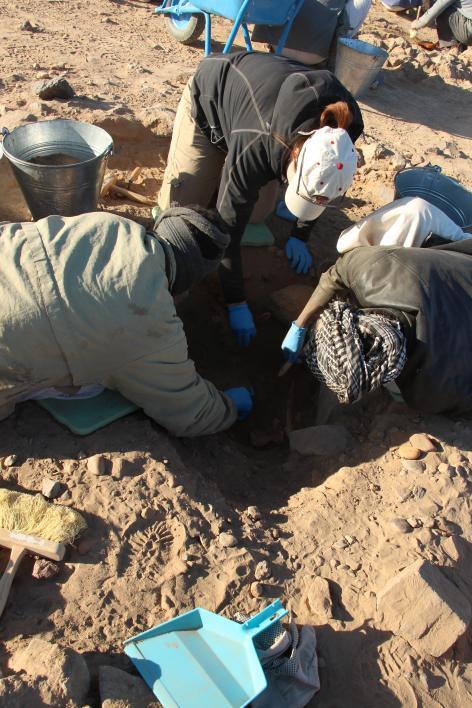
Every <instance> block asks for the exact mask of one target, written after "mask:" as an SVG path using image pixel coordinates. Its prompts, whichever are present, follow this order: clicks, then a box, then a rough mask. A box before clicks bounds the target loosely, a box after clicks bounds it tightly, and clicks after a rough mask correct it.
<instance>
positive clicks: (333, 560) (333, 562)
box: [329, 558, 339, 570]
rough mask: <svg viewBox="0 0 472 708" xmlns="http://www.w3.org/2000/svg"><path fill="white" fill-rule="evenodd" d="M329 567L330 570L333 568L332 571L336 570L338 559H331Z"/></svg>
mask: <svg viewBox="0 0 472 708" xmlns="http://www.w3.org/2000/svg"><path fill="white" fill-rule="evenodd" d="M329 565H330V566H331V568H333V570H334V569H335V568H337V567H338V565H339V561H338V559H337V558H331V560H330V562H329Z"/></svg>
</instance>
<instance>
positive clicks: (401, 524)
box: [390, 519, 413, 533]
mask: <svg viewBox="0 0 472 708" xmlns="http://www.w3.org/2000/svg"><path fill="white" fill-rule="evenodd" d="M390 526H393V528H394V529H395V530H396V531H398V533H410V531H412V530H413V529H412V526H411V525H410V524H409V523H408V521H407V520H406V519H392V520H391V521H390Z"/></svg>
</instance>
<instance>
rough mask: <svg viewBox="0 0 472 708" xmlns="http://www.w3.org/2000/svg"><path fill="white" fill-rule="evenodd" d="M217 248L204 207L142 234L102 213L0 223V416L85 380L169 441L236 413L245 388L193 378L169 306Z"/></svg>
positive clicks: (219, 253) (174, 213) (82, 386)
mask: <svg viewBox="0 0 472 708" xmlns="http://www.w3.org/2000/svg"><path fill="white" fill-rule="evenodd" d="M228 243H229V237H228V235H227V234H226V232H225V231H223V230H222V227H221V220H220V219H219V216H218V215H217V213H216V212H214V213H210V212H207V211H205V210H199V211H195V210H193V209H190V208H185V209H184V208H181V209H175V208H174V209H169V210H168V211H167V212H165V213H164V214H162V216H161V217H160V218H159V220H158V221H156V224H155V226H154V231H150V232H148V231H146V229H145V228H144V227H142V226H140V225H139V224H136V223H134V222H132V221H129V220H128V219H125V218H122V217H119V216H116V215H113V214H108V213H91V214H83V215H80V216H75V217H67V218H66V217H61V216H49V217H47V218H45V219H41V220H39V221H38V222H36V223H15V224H4V225H0V419H1V418H4V417H5V416H7V415H8V414H9V413H11V412H12V411H13V409H14V407H15V403H16V402H18V401H20V400H27V399H31V398H39V397H41V394H42V392H44V390H45V389H48V392H47V393H48V395H54V391H57V387H59V388H61V390H64V387H65V390H67V391H69V392H74V393H79V394H80V392H82V393H83V392H84V390H85V393H86V392H87V387H89V386H92V385H97V384H99V385H100V386H103V387H106V388H109V389H113V390H117V391H119V392H120V393H121V394H123V396H125V397H126V398H128V399H129V400H130V401H132V402H133V403H135V404H136V405H138V406H140V407H141V408H143V410H144V411H145V413H147V415H149V416H150V417H151V418H153V419H154V420H155V421H157V422H158V423H160V424H161V425H162V426H164V427H165V428H167V430H169V431H170V432H171V433H174V434H175V435H179V436H190V437H193V436H197V435H206V434H209V433H215V432H217V431H220V430H224V429H226V428H229V427H230V426H231V425H232V424H233V423H234V422H235V421H236V419H237V418H238V415H239V417H240V418H241V417H244V416H245V415H247V414H248V413H249V411H250V409H251V406H252V401H251V395H250V393H249V391H248V390H247V389H244V388H237V389H229V390H228V391H227V392H226V393H222V392H220V391H218V390H217V389H216V388H215V386H213V384H211V383H210V382H209V381H205V380H204V379H202V378H201V377H200V376H199V375H198V373H197V372H196V370H195V366H194V363H193V362H192V361H191V360H190V359H189V358H188V351H187V341H186V337H185V332H184V329H183V324H182V322H181V320H180V319H179V317H178V316H177V314H176V311H175V306H174V300H173V295H176V294H178V293H182V292H184V291H186V290H187V289H189V288H190V287H191V286H192V285H193V284H194V283H196V282H198V281H199V280H201V279H202V278H203V277H204V276H205V275H206V274H207V273H209V272H211V271H214V270H216V269H217V268H218V266H219V263H220V261H221V258H222V257H223V255H224V252H225V250H226V247H227V245H228ZM70 387H72V388H70ZM51 388H52V389H54V390H53V391H52V392H51V391H50V389H51ZM99 390H100V389H99ZM58 395H59V393H58Z"/></svg>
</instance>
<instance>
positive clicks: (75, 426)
mask: <svg viewBox="0 0 472 708" xmlns="http://www.w3.org/2000/svg"><path fill="white" fill-rule="evenodd" d="M36 403H38V404H39V405H40V406H41V407H42V408H45V409H46V410H47V411H48V412H49V413H50V414H51V415H52V416H53V418H55V419H56V420H57V421H59V423H62V424H63V425H65V426H67V427H68V428H69V430H71V431H72V432H73V433H76V434H77V435H90V433H93V432H94V431H95V430H99V428H104V427H105V425H108V424H109V423H113V421H115V420H118V418H122V417H123V416H124V415H128V413H134V411H137V410H138V406H135V404H134V403H131V401H128V399H127V398H124V396H122V395H121V393H118V391H109V390H108V389H107V390H105V391H103V393H101V394H100V395H98V396H94V397H93V398H85V399H76V400H73V399H72V400H64V399H59V398H45V399H43V400H42V401H36Z"/></svg>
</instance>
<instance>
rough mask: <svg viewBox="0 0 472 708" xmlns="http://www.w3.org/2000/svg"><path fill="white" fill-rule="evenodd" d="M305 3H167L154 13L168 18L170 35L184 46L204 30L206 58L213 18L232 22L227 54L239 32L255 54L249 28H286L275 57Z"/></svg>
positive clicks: (211, 0) (195, 0) (241, 0)
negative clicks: (212, 16)
mask: <svg viewBox="0 0 472 708" xmlns="http://www.w3.org/2000/svg"><path fill="white" fill-rule="evenodd" d="M303 2H304V0H275V1H274V0H219V1H218V0H164V2H163V3H162V5H161V6H160V7H157V8H156V9H155V10H154V13H155V14H156V15H164V16H165V17H166V18H167V29H168V31H169V32H170V34H171V35H172V36H173V37H174V38H175V39H177V41H179V42H182V44H192V43H193V42H195V40H196V39H198V38H199V37H200V35H201V34H202V32H203V30H205V55H208V54H211V15H219V16H220V17H226V18H227V19H228V20H232V21H233V27H232V29H231V32H230V35H229V37H228V39H227V41H226V44H225V47H224V49H223V53H224V54H226V53H228V52H229V51H230V49H231V47H232V45H233V42H234V39H235V37H236V34H237V32H238V30H239V28H241V31H242V33H243V37H244V41H245V43H246V49H247V50H248V52H252V44H251V38H250V36H249V30H248V28H247V26H248V24H253V25H279V26H282V25H283V28H284V29H283V31H282V34H281V35H280V40H279V43H278V45H277V48H276V50H275V53H276V54H280V52H281V51H282V49H283V48H284V46H285V42H286V41H287V37H288V33H289V32H290V28H291V27H292V23H293V20H294V19H295V17H296V15H297V13H298V11H299V10H300V8H301V6H302V5H303Z"/></svg>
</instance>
